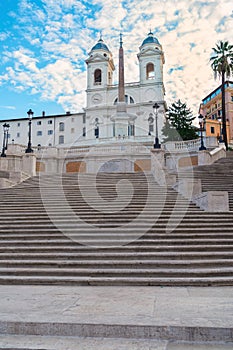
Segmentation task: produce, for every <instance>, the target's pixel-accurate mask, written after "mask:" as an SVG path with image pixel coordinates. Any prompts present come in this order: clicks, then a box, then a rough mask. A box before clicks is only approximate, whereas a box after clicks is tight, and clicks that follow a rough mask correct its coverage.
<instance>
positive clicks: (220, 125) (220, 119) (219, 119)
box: [218, 116, 224, 143]
mask: <svg viewBox="0 0 233 350" xmlns="http://www.w3.org/2000/svg"><path fill="white" fill-rule="evenodd" d="M218 122H219V130H220V132H219V143H222V142H224V141H223V139H222V117H221V116H219V117H218Z"/></svg>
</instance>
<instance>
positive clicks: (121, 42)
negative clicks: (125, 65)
mask: <svg viewBox="0 0 233 350" xmlns="http://www.w3.org/2000/svg"><path fill="white" fill-rule="evenodd" d="M122 47H123V41H122V33H120V48H122Z"/></svg>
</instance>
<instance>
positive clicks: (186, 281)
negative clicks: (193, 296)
mask: <svg viewBox="0 0 233 350" xmlns="http://www.w3.org/2000/svg"><path fill="white" fill-rule="evenodd" d="M232 283H233V277H232V276H216V277H213V276H211V277H206V276H204V277H179V276H177V277H149V276H144V277H130V276H127V277H119V278H116V277H83V276H73V277H69V276H55V277H54V276H38V275H37V276H7V275H1V274H0V285H4V284H12V285H14V284H15V285H38V284H39V285H77V286H88V285H89V286H177V287H183V286H202V287H204V286H210V285H211V286H228V285H232Z"/></svg>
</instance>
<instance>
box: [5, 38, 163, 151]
mask: <svg viewBox="0 0 233 350" xmlns="http://www.w3.org/2000/svg"><path fill="white" fill-rule="evenodd" d="M137 57H138V62H139V81H138V82H137V83H128V84H125V102H126V103H127V113H129V115H134V118H133V119H132V122H131V123H130V124H129V125H128V130H127V129H126V132H125V134H124V135H118V134H116V131H115V126H114V118H113V116H114V114H115V113H116V105H117V101H118V85H113V83H112V82H113V74H114V70H115V65H114V61H113V57H112V53H111V51H110V50H109V48H108V46H107V45H106V44H105V43H104V42H103V40H102V38H100V39H99V41H98V42H97V44H96V45H95V46H94V47H93V48H92V49H91V51H90V53H89V55H88V58H87V59H86V64H87V89H86V95H87V104H86V108H85V109H84V111H83V113H75V114H71V113H69V112H67V113H66V114H63V115H51V116H47V115H45V113H42V115H41V116H36V117H33V118H32V146H33V147H40V146H42V147H48V146H52V147H63V146H68V145H74V146H78V145H85V144H86V145H88V144H92V143H93V142H97V141H98V142H111V141H117V139H118V138H119V137H120V138H126V139H130V140H132V141H133V140H136V141H137V142H140V140H148V141H149V140H152V139H153V137H152V136H153V135H154V134H155V115H154V113H153V108H152V107H153V105H154V103H157V104H158V105H159V108H158V114H157V117H158V119H157V121H158V135H159V138H160V139H161V129H162V127H163V124H164V115H165V111H166V103H165V100H164V95H165V89H164V84H163V64H164V54H163V50H162V46H161V45H160V43H159V41H158V39H157V38H155V37H154V35H153V33H152V32H150V33H149V34H148V36H147V38H145V40H144V41H143V42H142V44H141V46H140V48H139V52H138V54H137ZM125 72H126V75H127V67H126V69H125ZM5 122H6V123H8V124H9V125H10V128H9V135H8V142H9V143H15V144H22V145H25V146H26V145H27V142H28V119H27V118H19V119H11V120H1V121H0V125H1V124H2V125H3V124H4V123H5ZM2 136H3V135H2V133H0V142H1V144H2Z"/></svg>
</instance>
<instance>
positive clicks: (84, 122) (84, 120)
mask: <svg viewBox="0 0 233 350" xmlns="http://www.w3.org/2000/svg"><path fill="white" fill-rule="evenodd" d="M83 124H86V115H85V114H83Z"/></svg>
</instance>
